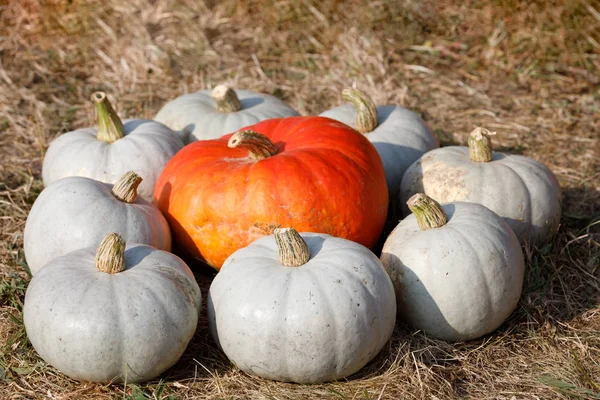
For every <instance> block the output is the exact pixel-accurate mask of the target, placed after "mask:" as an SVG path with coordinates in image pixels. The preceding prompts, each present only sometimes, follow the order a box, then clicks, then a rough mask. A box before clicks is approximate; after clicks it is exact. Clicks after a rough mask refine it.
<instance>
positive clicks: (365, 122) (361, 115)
mask: <svg viewBox="0 0 600 400" xmlns="http://www.w3.org/2000/svg"><path fill="white" fill-rule="evenodd" d="M342 98H343V99H344V100H346V101H349V102H351V103H352V104H354V106H355V107H356V122H355V125H356V130H357V131H359V132H360V133H362V134H366V133H369V132H371V131H373V130H374V129H375V128H377V107H375V103H373V100H371V98H370V97H369V96H367V95H366V94H365V93H363V92H361V91H359V90H356V89H351V88H348V89H344V90H343V91H342Z"/></svg>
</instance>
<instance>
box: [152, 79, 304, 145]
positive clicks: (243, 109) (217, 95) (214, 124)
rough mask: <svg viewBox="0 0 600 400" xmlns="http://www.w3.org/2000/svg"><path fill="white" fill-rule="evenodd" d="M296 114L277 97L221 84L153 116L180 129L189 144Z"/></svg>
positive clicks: (176, 100) (183, 99)
mask: <svg viewBox="0 0 600 400" xmlns="http://www.w3.org/2000/svg"><path fill="white" fill-rule="evenodd" d="M295 115H299V114H298V112H297V111H295V110H294V109H292V108H291V107H290V106H288V105H287V104H285V103H284V102H283V101H281V100H279V99H278V98H276V97H274V96H270V95H268V94H263V93H256V92H252V91H249V90H239V89H236V90H235V91H234V90H233V89H231V88H228V87H226V86H223V85H219V86H217V87H215V89H214V90H212V91H210V90H201V91H199V92H196V93H190V94H186V95H183V96H180V97H178V98H176V99H175V100H172V101H170V102H168V103H167V104H165V105H164V106H163V108H161V109H160V111H159V112H158V114H156V117H155V118H154V119H155V120H157V121H159V122H162V123H163V124H165V125H167V126H168V127H170V128H171V129H173V130H174V131H178V132H179V134H180V136H181V137H182V138H183V139H184V140H185V141H186V142H188V143H189V142H194V141H196V140H206V139H218V138H220V137H221V136H223V135H226V134H228V133H232V132H235V131H237V130H238V129H241V128H243V127H245V126H248V125H254V124H256V123H258V122H260V121H264V120H266V119H271V118H284V117H291V116H295Z"/></svg>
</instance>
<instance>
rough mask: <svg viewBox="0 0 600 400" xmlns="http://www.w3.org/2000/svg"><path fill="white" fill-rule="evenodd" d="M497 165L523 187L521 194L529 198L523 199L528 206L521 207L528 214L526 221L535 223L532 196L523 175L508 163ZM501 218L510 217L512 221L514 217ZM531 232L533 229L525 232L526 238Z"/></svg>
mask: <svg viewBox="0 0 600 400" xmlns="http://www.w3.org/2000/svg"><path fill="white" fill-rule="evenodd" d="M495 165H497V166H498V168H499V169H500V168H501V167H503V168H504V169H506V170H508V171H509V172H510V174H512V175H513V176H514V177H515V178H516V181H517V182H518V183H519V184H520V185H521V188H520V190H521V192H522V193H527V196H524V197H523V198H524V200H525V202H526V204H522V205H521V206H522V207H523V208H522V209H523V210H525V212H526V221H531V222H533V207H532V204H531V196H530V194H529V193H530V192H529V187H528V186H527V183H525V180H524V179H523V177H522V176H521V174H519V173H518V172H517V171H515V170H514V169H513V168H512V167H511V166H510V164H508V163H496V164H495ZM510 190H514V189H513V188H511V189H510ZM500 217H502V218H505V219H506V218H507V217H508V218H511V219H512V217H513V216H512V215H511V216H504V215H500ZM507 222H508V221H507ZM509 225H510V224H509ZM511 229H512V228H511ZM530 230H531V229H527V231H525V232H523V235H524V236H525V237H529V234H530Z"/></svg>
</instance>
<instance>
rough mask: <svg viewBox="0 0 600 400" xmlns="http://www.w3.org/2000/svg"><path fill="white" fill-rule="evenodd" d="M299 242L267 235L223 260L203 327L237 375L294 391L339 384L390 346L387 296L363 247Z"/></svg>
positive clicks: (388, 288)
mask: <svg viewBox="0 0 600 400" xmlns="http://www.w3.org/2000/svg"><path fill="white" fill-rule="evenodd" d="M301 235H302V236H300V234H298V233H297V232H296V231H294V230H293V229H291V228H285V229H276V230H275V235H270V236H265V237H263V238H260V239H258V240H256V241H255V242H253V243H252V244H250V245H249V246H248V247H245V248H242V249H240V250H238V251H236V252H235V253H233V254H232V255H231V256H230V257H229V258H228V259H227V260H226V261H225V264H224V265H223V267H222V268H221V270H220V272H219V273H218V274H217V276H216V277H215V279H214V281H213V283H212V285H211V287H210V292H209V297H208V321H209V326H210V329H211V332H212V334H213V337H214V339H215V341H216V342H217V343H218V344H219V346H220V347H221V348H222V349H223V351H224V352H225V354H226V355H227V357H229V359H230V360H231V361H232V362H233V363H235V364H236V365H237V366H238V367H239V368H240V369H242V370H243V371H245V372H247V373H250V374H255V375H258V376H261V377H263V378H267V379H274V380H279V381H291V382H300V383H316V382H324V381H331V380H336V379H341V378H343V377H346V376H348V375H350V374H353V373H355V372H357V371H358V370H360V369H361V368H362V367H363V366H364V365H365V364H367V363H368V362H369V361H370V360H372V359H373V358H374V357H375V356H376V355H377V353H379V351H380V350H381V349H382V348H383V346H384V344H385V343H386V342H387V341H388V339H389V338H390V336H391V334H392V331H393V328H394V324H395V315H396V304H395V298H394V288H393V286H392V283H391V282H390V278H389V277H388V276H387V274H386V273H385V271H384V269H383V267H382V265H381V262H380V261H379V260H378V259H377V257H376V256H375V255H374V254H373V253H371V252H370V251H369V250H368V249H367V248H366V247H364V246H361V245H359V244H357V243H355V242H352V241H349V240H346V239H341V238H336V237H332V236H329V235H325V234H315V233H302V234H301Z"/></svg>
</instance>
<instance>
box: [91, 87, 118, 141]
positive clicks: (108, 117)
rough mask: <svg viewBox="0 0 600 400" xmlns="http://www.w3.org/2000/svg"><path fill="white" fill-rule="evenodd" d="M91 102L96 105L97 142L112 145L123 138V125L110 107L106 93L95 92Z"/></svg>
mask: <svg viewBox="0 0 600 400" xmlns="http://www.w3.org/2000/svg"><path fill="white" fill-rule="evenodd" d="M92 100H93V101H94V104H95V105H96V114H97V115H98V134H97V135H96V137H97V138H98V140H102V141H104V142H108V143H112V142H114V141H115V140H119V139H121V138H122V137H123V136H125V130H124V128H123V123H122V122H121V119H120V118H119V116H118V115H117V113H116V112H115V110H114V109H113V108H112V106H111V105H110V102H109V101H108V97H107V96H106V93H104V92H95V93H94V94H93V95H92Z"/></svg>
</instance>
